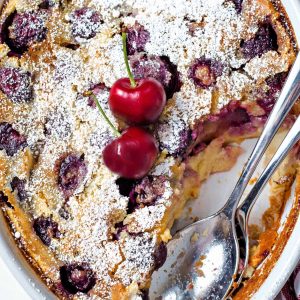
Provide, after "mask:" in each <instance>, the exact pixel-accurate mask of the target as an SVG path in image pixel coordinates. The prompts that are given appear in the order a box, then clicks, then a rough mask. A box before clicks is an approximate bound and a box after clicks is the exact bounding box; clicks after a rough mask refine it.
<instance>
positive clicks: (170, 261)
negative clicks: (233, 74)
mask: <svg viewBox="0 0 300 300" xmlns="http://www.w3.org/2000/svg"><path fill="white" fill-rule="evenodd" d="M299 96H300V55H299V54H298V55H297V58H296V61H295V63H294V65H293V67H292V69H291V71H290V74H289V76H288V78H287V81H286V83H285V85H284V87H283V90H282V92H281V95H280V97H279V99H278V100H277V102H276V104H275V105H274V108H273V110H272V112H271V114H270V116H269V118H268V121H267V123H266V125H265V128H264V130H263V132H262V134H261V136H260V138H259V139H258V141H257V143H256V145H255V147H254V150H253V152H252V154H251V155H250V157H249V159H248V161H247V163H246V165H245V167H244V169H243V171H242V174H241V176H240V178H239V180H238V182H237V184H236V186H235V188H234V190H233V192H232V194H231V195H230V197H229V199H228V201H227V203H226V204H225V205H224V207H223V208H222V209H221V210H220V211H218V212H217V213H215V214H214V215H212V216H210V217H208V218H205V219H203V220H200V221H198V222H195V223H193V224H191V225H189V226H187V227H186V228H184V229H183V230H181V231H179V232H178V233H177V234H176V235H175V236H174V237H173V239H172V240H171V241H170V242H169V243H168V245H167V248H168V257H167V260H166V262H165V264H164V266H163V267H162V268H161V269H159V270H158V271H157V272H155V273H154V274H153V277H152V286H155V292H153V294H154V295H157V296H158V297H161V298H162V299H168V300H171V299H172V300H173V299H174V300H181V299H182V300H188V299H207V300H210V299H211V300H219V299H224V298H225V297H226V296H227V295H228V293H229V291H230V290H231V287H232V285H233V283H234V282H236V280H238V274H237V273H238V267H239V260H240V251H239V243H238V239H237V233H236V224H235V215H236V210H237V206H238V203H239V201H240V199H241V197H242V195H243V193H244V191H245V188H246V186H247V184H248V183H249V181H250V179H251V177H252V175H253V173H254V171H255V169H256V167H257V165H258V163H259V162H260V160H261V158H262V156H263V154H264V153H265V151H266V149H267V147H268V146H269V144H270V142H271V141H272V139H273V137H274V135H275V134H276V132H277V131H278V129H279V127H280V125H281V124H282V122H283V121H284V119H285V117H286V115H287V114H288V112H289V111H290V110H291V108H292V106H293V104H294V103H295V102H296V100H297V99H298V98H299ZM299 122H300V121H299V120H297V122H296V123H295V125H294V126H293V130H292V131H291V133H290V134H289V135H288V138H291V137H292V141H288V140H285V141H284V143H283V144H282V146H281V147H280V149H279V150H280V151H279V152H278V153H277V154H276V155H275V158H274V160H272V161H271V162H270V164H271V165H268V168H267V169H266V171H265V172H264V173H263V174H262V176H263V177H261V178H260V180H259V181H257V183H256V185H255V190H254V191H253V192H252V193H251V194H249V197H247V200H246V202H245V203H244V205H243V206H241V207H240V209H239V220H240V221H241V224H242V230H243V233H244V235H245V239H246V243H247V246H248V245H249V240H248V238H247V234H248V231H247V226H246V224H247V218H248V216H249V211H250V210H251V208H252V206H253V203H254V202H255V201H256V198H257V195H256V193H258V192H260V191H261V189H262V187H263V186H264V185H265V183H266V182H267V181H268V178H270V176H271V175H272V174H273V172H274V171H275V169H276V167H277V166H278V164H279V160H282V159H283V157H284V156H285V154H286V153H287V151H288V150H289V149H290V147H291V146H292V145H293V144H294V143H295V142H296V141H297V138H298V134H295V132H296V133H297V130H299ZM295 126H296V127H295ZM297 126H298V127H297ZM247 240H248V242H247ZM248 256H249V252H248V250H247V251H246V257H247V258H246V259H247V261H246V263H247V262H248ZM245 266H246V264H245ZM161 298H160V299H161Z"/></svg>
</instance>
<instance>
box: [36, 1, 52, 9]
mask: <svg viewBox="0 0 300 300" xmlns="http://www.w3.org/2000/svg"><path fill="white" fill-rule="evenodd" d="M54 5H55V1H53V0H43V1H42V2H41V4H40V5H39V8H42V9H49V8H50V7H53V6H54Z"/></svg>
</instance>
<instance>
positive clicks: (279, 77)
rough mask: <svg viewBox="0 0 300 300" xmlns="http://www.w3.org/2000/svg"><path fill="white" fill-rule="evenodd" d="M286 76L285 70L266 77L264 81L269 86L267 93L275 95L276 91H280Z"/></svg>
mask: <svg viewBox="0 0 300 300" xmlns="http://www.w3.org/2000/svg"><path fill="white" fill-rule="evenodd" d="M287 76H288V73H287V72H281V73H278V74H275V75H274V76H272V77H269V78H267V80H266V82H267V85H268V86H269V88H270V89H269V93H270V94H272V95H276V94H277V93H278V92H280V91H281V90H282V88H283V86H284V84H285V82H286V79H287Z"/></svg>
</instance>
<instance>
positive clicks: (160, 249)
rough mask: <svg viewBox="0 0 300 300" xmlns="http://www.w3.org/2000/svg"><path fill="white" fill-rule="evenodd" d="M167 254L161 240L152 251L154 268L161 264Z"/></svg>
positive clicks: (156, 268) (159, 266)
mask: <svg viewBox="0 0 300 300" xmlns="http://www.w3.org/2000/svg"><path fill="white" fill-rule="evenodd" d="M167 256H168V250H167V246H166V244H165V243H163V242H161V243H160V244H159V245H158V246H157V248H156V249H155V251H154V253H153V257H154V269H155V270H158V269H159V268H161V267H162V266H163V264H164V263H165V261H166V259H167Z"/></svg>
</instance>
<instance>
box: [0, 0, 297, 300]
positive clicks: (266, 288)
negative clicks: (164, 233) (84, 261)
mask: <svg viewBox="0 0 300 300" xmlns="http://www.w3.org/2000/svg"><path fill="white" fill-rule="evenodd" d="M275 1H276V2H279V3H282V6H283V9H285V11H286V13H287V16H288V18H289V20H290V23H291V26H292V27H293V29H294V34H295V38H296V42H297V43H298V44H299V45H300V30H298V31H297V25H298V26H299V24H300V0H278V1H277V0H275ZM4 2H5V0H0V13H1V7H2V5H3V4H4ZM280 5H281V4H280ZM299 233H300V218H298V220H297V223H296V225H295V227H294V228H293V233H292V235H291V236H290V238H289V240H288V242H287V244H286V245H285V247H284V250H283V252H282V254H281V256H280V258H279V260H278V261H277V262H276V263H275V264H274V266H273V268H272V271H271V272H270V274H269V275H268V277H267V278H266V279H265V280H264V282H263V283H262V285H261V286H260V288H259V289H258V291H257V292H256V293H255V294H254V295H253V297H251V299H253V300H260V299H265V300H272V299H274V298H275V297H276V296H277V295H278V293H279V292H280V290H281V289H282V287H283V286H284V284H285V282H286V281H287V279H288V278H289V276H290V275H291V273H292V272H293V270H294V269H295V267H296V266H297V264H298V262H299V260H300V240H299V239H298V238H297V235H299ZM0 253H1V254H0V255H1V258H2V260H3V262H4V263H5V264H6V266H7V267H8V269H9V271H10V272H11V273H12V275H13V277H14V278H15V279H16V280H17V281H18V282H19V284H20V285H21V286H22V288H23V289H24V290H25V292H26V293H27V294H28V295H29V296H30V297H31V298H32V299H49V300H55V299H57V297H56V296H55V295H54V293H53V292H52V291H51V290H50V289H49V288H48V287H47V285H46V284H45V283H44V282H43V281H42V280H41V278H40V276H38V275H37V273H36V272H35V270H34V268H32V265H31V264H30V262H29V261H28V260H27V259H26V258H25V257H24V255H23V254H22V252H21V250H20V249H19V247H18V246H17V243H16V242H15V240H14V238H13V236H12V234H11V231H10V229H9V226H8V224H7V221H6V220H5V217H4V215H3V214H1V216H0ZM287 262H288V264H287ZM287 265H288V267H286V266H287ZM283 266H284V267H283ZM279 273H280V276H278V274H279Z"/></svg>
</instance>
